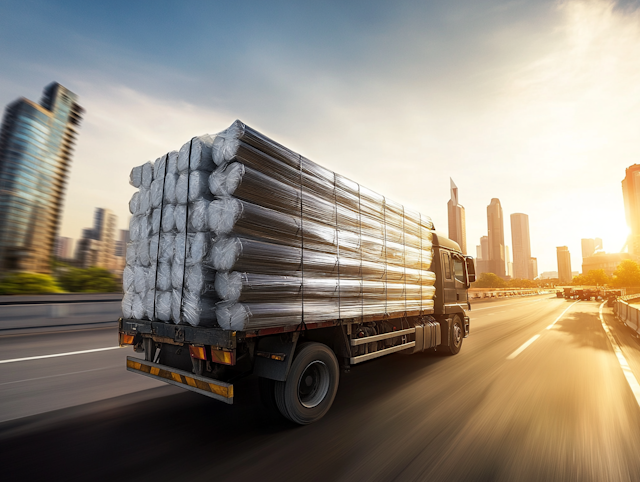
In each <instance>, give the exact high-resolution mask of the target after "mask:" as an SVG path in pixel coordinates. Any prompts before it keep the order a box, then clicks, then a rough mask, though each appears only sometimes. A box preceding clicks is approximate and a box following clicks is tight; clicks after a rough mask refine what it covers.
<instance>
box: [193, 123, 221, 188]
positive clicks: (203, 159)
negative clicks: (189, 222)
mask: <svg viewBox="0 0 640 482" xmlns="http://www.w3.org/2000/svg"><path fill="white" fill-rule="evenodd" d="M214 139H215V136H211V135H209V134H205V135H203V136H198V137H194V138H193V140H192V141H191V156H190V159H189V169H190V170H191V171H209V172H211V171H213V169H214V163H213V153H212V150H211V149H212V147H213V141H214ZM205 185H206V182H205ZM194 200H195V199H194Z"/></svg>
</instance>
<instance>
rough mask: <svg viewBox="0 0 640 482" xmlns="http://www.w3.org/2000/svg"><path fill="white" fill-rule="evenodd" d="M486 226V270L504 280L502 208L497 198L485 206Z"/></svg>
mask: <svg viewBox="0 0 640 482" xmlns="http://www.w3.org/2000/svg"><path fill="white" fill-rule="evenodd" d="M487 226H488V228H489V256H488V260H489V263H488V264H489V266H488V269H489V271H490V272H491V273H494V274H497V275H498V276H500V277H502V278H504V276H505V264H504V220H503V218H502V206H501V205H500V200H499V199H497V198H493V199H492V200H491V203H490V204H489V205H488V206H487ZM483 253H484V250H483Z"/></svg>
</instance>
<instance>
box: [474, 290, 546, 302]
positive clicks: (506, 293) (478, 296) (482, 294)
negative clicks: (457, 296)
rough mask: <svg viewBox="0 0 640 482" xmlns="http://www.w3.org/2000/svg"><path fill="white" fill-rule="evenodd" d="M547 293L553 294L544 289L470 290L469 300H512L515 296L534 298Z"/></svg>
mask: <svg viewBox="0 0 640 482" xmlns="http://www.w3.org/2000/svg"><path fill="white" fill-rule="evenodd" d="M545 293H551V291H549V290H544V289H537V288H532V289H490V290H488V289H478V288H472V289H470V290H469V300H471V301H473V300H482V299H488V298H512V297H514V296H533V295H542V294H545Z"/></svg>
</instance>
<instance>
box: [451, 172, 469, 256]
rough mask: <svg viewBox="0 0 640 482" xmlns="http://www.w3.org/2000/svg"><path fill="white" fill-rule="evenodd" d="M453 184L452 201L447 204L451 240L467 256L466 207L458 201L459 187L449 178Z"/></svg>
mask: <svg viewBox="0 0 640 482" xmlns="http://www.w3.org/2000/svg"><path fill="white" fill-rule="evenodd" d="M449 181H450V182H451V199H449V202H447V217H448V224H449V239H452V240H453V241H455V242H456V243H458V245H459V246H460V250H461V251H462V253H463V254H467V229H466V222H465V214H464V206H462V205H461V204H460V202H459V199H458V186H456V184H455V183H454V182H453V179H451V178H449Z"/></svg>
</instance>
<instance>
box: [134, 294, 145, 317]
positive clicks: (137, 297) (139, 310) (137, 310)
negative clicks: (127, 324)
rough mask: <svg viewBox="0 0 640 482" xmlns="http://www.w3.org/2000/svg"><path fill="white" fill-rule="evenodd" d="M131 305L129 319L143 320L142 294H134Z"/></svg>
mask: <svg viewBox="0 0 640 482" xmlns="http://www.w3.org/2000/svg"><path fill="white" fill-rule="evenodd" d="M132 300H133V301H132V303H131V318H133V319H135V320H142V319H144V318H145V314H146V310H145V308H144V299H143V294H140V293H134V294H133V296H132Z"/></svg>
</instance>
